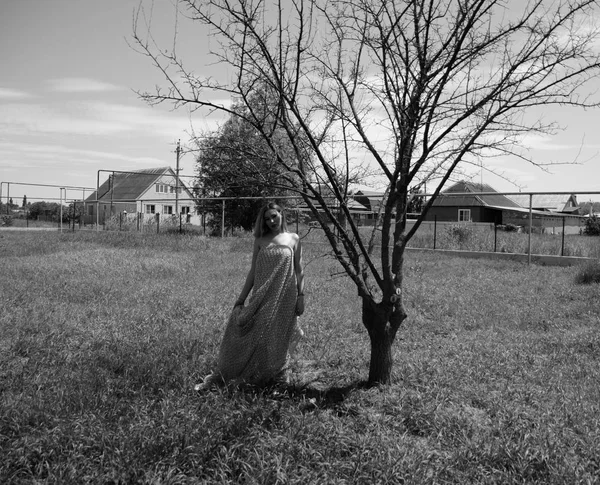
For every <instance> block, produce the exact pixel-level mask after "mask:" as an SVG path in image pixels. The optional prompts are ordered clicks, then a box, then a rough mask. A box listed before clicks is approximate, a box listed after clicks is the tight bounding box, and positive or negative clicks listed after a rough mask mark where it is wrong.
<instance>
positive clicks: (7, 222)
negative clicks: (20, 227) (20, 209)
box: [2, 216, 14, 227]
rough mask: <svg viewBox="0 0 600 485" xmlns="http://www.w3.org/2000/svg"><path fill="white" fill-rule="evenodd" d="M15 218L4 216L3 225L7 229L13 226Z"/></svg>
mask: <svg viewBox="0 0 600 485" xmlns="http://www.w3.org/2000/svg"><path fill="white" fill-rule="evenodd" d="M13 222H14V221H13V217H12V216H2V225H3V226H6V227H10V226H12V225H13Z"/></svg>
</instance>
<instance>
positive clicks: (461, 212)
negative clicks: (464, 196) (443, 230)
mask: <svg viewBox="0 0 600 485" xmlns="http://www.w3.org/2000/svg"><path fill="white" fill-rule="evenodd" d="M470 221H471V209H458V222H470Z"/></svg>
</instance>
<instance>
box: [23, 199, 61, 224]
mask: <svg viewBox="0 0 600 485" xmlns="http://www.w3.org/2000/svg"><path fill="white" fill-rule="evenodd" d="M64 213H65V211H63V220H66V219H65V217H64ZM29 217H30V218H31V219H38V218H39V217H47V218H51V219H56V220H58V218H59V217H60V204H57V203H56V202H45V201H39V202H34V203H33V204H31V205H30V206H29Z"/></svg>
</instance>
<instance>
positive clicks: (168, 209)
mask: <svg viewBox="0 0 600 485" xmlns="http://www.w3.org/2000/svg"><path fill="white" fill-rule="evenodd" d="M163 214H173V206H172V205H163Z"/></svg>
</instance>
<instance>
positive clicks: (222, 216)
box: [221, 199, 225, 238]
mask: <svg viewBox="0 0 600 485" xmlns="http://www.w3.org/2000/svg"><path fill="white" fill-rule="evenodd" d="M221 237H222V238H223V237H225V199H223V209H222V211H221Z"/></svg>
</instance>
